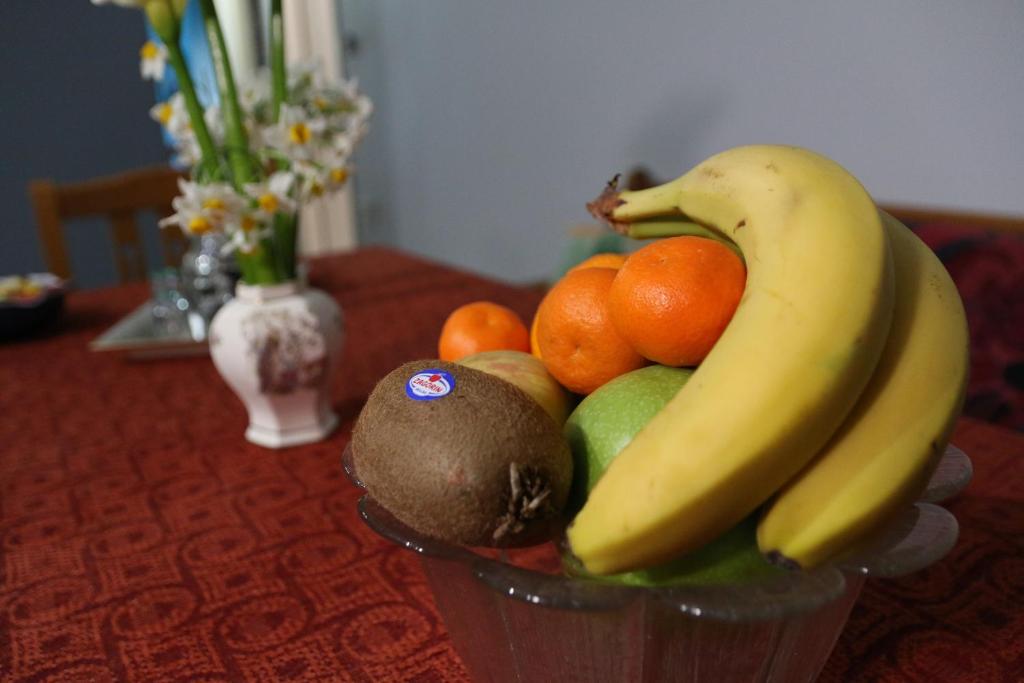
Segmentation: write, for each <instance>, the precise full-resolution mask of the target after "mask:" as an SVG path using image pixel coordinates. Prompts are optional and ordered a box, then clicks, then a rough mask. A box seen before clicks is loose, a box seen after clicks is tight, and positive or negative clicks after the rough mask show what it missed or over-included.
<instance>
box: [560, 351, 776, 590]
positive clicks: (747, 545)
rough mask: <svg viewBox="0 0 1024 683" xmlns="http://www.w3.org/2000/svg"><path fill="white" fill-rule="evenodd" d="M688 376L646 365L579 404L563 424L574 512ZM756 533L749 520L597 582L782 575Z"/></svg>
mask: <svg viewBox="0 0 1024 683" xmlns="http://www.w3.org/2000/svg"><path fill="white" fill-rule="evenodd" d="M692 374H693V370H690V369H686V368H670V367H665V366H662V365H649V366H647V367H644V368H640V369H639V370H634V371H633V372H628V373H626V374H624V375H620V376H619V377H616V378H615V379H613V380H612V381H610V382H608V383H607V384H605V385H604V386H602V387H600V388H599V389H597V390H596V391H594V392H593V393H592V394H590V395H589V396H587V397H586V398H585V399H583V401H582V402H580V404H579V405H578V406H577V407H576V410H574V411H573V412H572V414H571V415H570V416H569V419H568V420H567V421H566V423H565V435H566V437H567V438H568V440H569V445H570V446H571V447H572V454H573V471H574V480H573V494H572V495H573V499H572V503H571V504H572V505H573V508H572V509H573V510H578V509H579V507H581V506H582V505H583V503H584V501H585V500H586V496H587V495H588V494H589V493H590V491H591V490H592V489H593V488H594V485H595V484H597V481H598V479H600V478H601V475H602V474H604V472H605V470H606V469H607V468H608V465H609V464H611V462H612V460H614V459H615V457H616V456H617V455H618V454H619V453H620V452H621V451H622V449H623V448H625V447H626V445H627V444H628V443H629V442H630V441H632V440H633V437H634V436H636V434H637V433H638V432H639V431H640V430H641V429H642V428H643V426H644V425H645V424H647V422H648V420H650V419H651V418H652V417H654V416H655V415H656V414H657V413H658V411H660V410H661V409H662V407H663V406H664V405H665V404H666V403H668V402H669V401H670V400H671V399H672V397H673V396H675V395H676V393H677V392H678V391H679V389H681V388H682V386H683V385H684V384H686V381H687V380H688V379H690V375H692ZM680 457H685V453H680ZM756 531H757V519H756V516H754V515H752V516H751V517H749V518H748V519H746V520H744V521H743V522H741V523H740V524H738V525H736V526H735V527H734V528H733V529H731V530H730V531H728V532H726V533H725V534H722V535H721V536H720V537H718V538H717V539H715V540H714V541H712V542H711V543H709V544H708V545H706V546H704V547H703V548H700V549H698V550H696V551H694V552H691V553H687V554H686V555H683V556H680V557H678V558H676V559H674V560H672V561H670V562H667V563H665V564H663V565H659V566H656V567H650V568H648V569H642V570H638V571H633V572H626V573H623V574H615V575H612V576H604V577H595V578H600V579H602V580H607V581H612V582H615V583H624V584H629V585H638V586H659V585H676V584H708V583H729V582H737V581H749V580H754V579H757V578H761V577H764V576H767V575H771V574H773V573H778V572H779V571H781V570H779V569H776V568H775V567H774V566H772V565H771V564H769V563H768V562H767V561H766V560H765V559H764V558H763V557H762V556H761V553H760V552H759V550H758V548H757V539H756ZM564 560H565V566H566V571H567V572H568V573H570V574H573V575H578V576H583V575H586V572H585V570H584V569H583V567H582V566H581V565H580V564H579V562H578V561H577V560H576V559H575V558H573V557H569V556H567V557H565V558H564Z"/></svg>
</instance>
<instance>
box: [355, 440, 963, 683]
mask: <svg viewBox="0 0 1024 683" xmlns="http://www.w3.org/2000/svg"><path fill="white" fill-rule="evenodd" d="M343 463H344V466H345V471H346V473H347V474H348V476H349V478H350V479H351V480H352V481H353V483H355V484H356V485H357V486H360V488H365V487H362V486H361V484H360V481H359V477H358V474H357V473H356V472H355V471H354V468H353V464H352V458H351V450H350V448H347V449H346V451H345V454H344V455H343ZM971 472H972V468H971V462H970V460H969V459H968V458H967V456H966V455H965V454H964V453H963V451H961V450H960V449H958V448H956V447H955V446H949V447H948V448H947V449H946V451H945V453H944V455H943V458H942V460H941V461H940V463H939V466H938V467H937V469H936V471H935V473H934V475H933V476H932V478H931V480H930V482H929V484H928V486H927V488H926V490H925V492H924V494H923V495H922V497H921V499H920V500H919V501H918V502H916V503H914V504H913V505H911V506H908V507H907V508H906V509H905V510H904V511H903V512H902V513H901V514H899V515H897V517H896V518H894V519H893V520H891V522H890V523H889V524H887V525H886V527H885V528H884V529H881V530H879V531H878V532H877V533H875V534H874V535H873V536H872V537H871V538H869V539H867V540H866V541H865V542H863V543H862V544H860V545H859V546H858V547H857V548H855V549H853V550H851V551H850V552H848V553H847V554H846V555H845V556H844V557H842V558H840V559H839V560H837V561H836V562H834V563H832V564H829V565H826V566H823V567H819V568H817V569H815V570H813V571H785V572H783V571H780V572H777V573H774V574H772V575H771V576H769V577H767V578H763V579H758V580H756V581H752V582H747V583H742V584H713V585H678V586H664V587H654V588H652V587H638V586H629V585H619V584H611V583H607V582H602V581H596V580H592V579H585V578H573V577H569V576H566V575H565V573H564V572H563V570H562V560H561V553H560V548H559V546H558V544H557V543H555V542H551V543H547V544H544V545H540V546H534V547H531V548H526V549H502V550H495V549H489V548H466V547H461V546H455V545H452V544H449V543H444V542H440V541H437V540H434V539H431V538H427V537H424V536H422V535H420V534H418V533H416V532H415V531H413V530H412V529H410V528H409V527H407V526H405V525H404V524H402V523H401V522H399V521H398V520H396V519H395V518H394V517H392V516H391V515H390V514H389V513H388V512H387V511H386V510H385V509H384V508H383V507H381V506H380V505H379V504H377V503H376V502H375V501H374V500H373V499H372V498H370V497H369V496H363V497H362V498H361V499H360V501H359V513H360V515H361V517H362V519H363V521H364V522H365V523H366V524H367V525H368V526H369V527H370V528H371V529H373V531H375V532H376V533H377V534H379V535H380V536H382V537H384V538H386V539H387V540H389V541H391V542H393V543H396V544H397V545H400V546H402V547H404V548H407V549H408V550H411V551H413V552H416V553H417V554H418V555H419V556H420V560H421V563H422V566H423V571H424V573H425V574H426V577H427V581H428V583H429V585H430V587H431V590H432V592H433V596H434V601H435V603H436V604H437V608H438V611H439V612H440V614H441V617H442V618H443V619H444V622H445V625H446V626H447V628H448V632H449V634H450V636H451V638H452V643H453V644H454V646H455V649H456V651H457V652H458V653H459V656H460V657H461V658H462V661H463V663H464V664H465V666H466V668H467V669H468V671H469V672H470V674H471V675H472V677H473V679H474V680H479V681H530V682H532V681H560V682H562V681H588V682H590V681H615V682H616V683H618V682H621V681H714V682H716V683H719V682H723V681H743V682H748V681H751V682H752V681H785V682H786V683H791V682H794V681H812V680H814V679H815V678H816V677H817V675H818V674H819V672H820V671H821V669H822V668H823V667H824V665H825V662H826V660H827V659H828V656H829V654H830V653H831V651H832V648H833V646H834V645H835V643H836V641H837V640H838V638H839V634H840V633H841V632H842V630H843V627H844V626H845V625H846V620H847V618H848V616H849V614H850V610H851V609H852V607H853V605H854V603H855V602H856V600H857V597H858V595H859V594H860V590H861V587H862V586H863V583H864V581H865V579H866V578H867V577H878V578H891V577H897V576H903V575H905V574H909V573H912V572H915V571H918V570H920V569H923V568H924V567H927V566H928V565H930V564H932V563H934V562H936V561H937V560H939V559H940V558H942V557H943V556H944V555H945V554H946V553H947V552H948V551H949V550H950V549H951V548H952V547H953V544H954V543H955V542H956V539H957V535H958V530H959V528H958V526H957V522H956V518H955V517H953V515H952V514H950V513H949V512H947V511H946V510H945V509H944V508H941V507H939V506H938V505H936V504H935V503H938V502H941V501H942V500H945V499H947V498H949V497H951V496H953V495H955V494H956V493H957V492H959V491H960V490H961V489H962V488H963V487H964V486H966V485H967V483H968V481H970V478H971Z"/></svg>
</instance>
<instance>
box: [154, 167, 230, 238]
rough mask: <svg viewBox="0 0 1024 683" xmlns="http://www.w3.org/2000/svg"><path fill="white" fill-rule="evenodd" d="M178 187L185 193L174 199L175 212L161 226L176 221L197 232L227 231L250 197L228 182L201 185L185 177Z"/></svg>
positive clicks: (172, 223)
mask: <svg viewBox="0 0 1024 683" xmlns="http://www.w3.org/2000/svg"><path fill="white" fill-rule="evenodd" d="M178 188H179V189H180V190H181V194H180V195H178V196H177V197H175V198H174V199H173V200H172V201H171V206H172V207H173V208H174V214H173V215H171V216H168V217H167V218H164V219H162V220H161V221H160V227H166V226H168V225H175V224H176V225H178V226H180V227H181V229H182V230H183V231H185V232H186V233H190V234H193V235H202V234H203V233H207V232H213V231H223V230H224V229H225V226H226V225H229V224H233V223H234V222H236V221H238V220H239V219H238V218H237V217H238V216H240V215H242V213H243V212H244V211H245V209H246V200H245V199H244V198H242V197H239V196H238V194H237V193H236V192H235V190H234V188H233V187H231V186H230V185H228V184H227V183H210V184H208V185H199V184H198V183H194V182H190V181H188V180H184V179H183V180H180V181H178Z"/></svg>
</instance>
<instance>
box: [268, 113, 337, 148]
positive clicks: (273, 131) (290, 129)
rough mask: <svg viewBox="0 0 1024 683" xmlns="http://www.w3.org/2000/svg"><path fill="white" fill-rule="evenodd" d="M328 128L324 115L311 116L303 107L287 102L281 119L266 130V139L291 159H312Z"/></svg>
mask: <svg viewBox="0 0 1024 683" xmlns="http://www.w3.org/2000/svg"><path fill="white" fill-rule="evenodd" d="M326 128H327V123H326V121H324V119H323V118H322V117H319V116H313V117H311V116H309V115H307V114H306V112H305V111H304V110H303V109H302V108H301V107H295V106H291V105H287V104H286V105H283V106H282V107H281V119H280V121H279V122H278V123H277V125H275V126H273V127H271V128H269V129H268V130H267V131H266V139H267V141H268V142H270V143H271V145H272V146H274V147H276V148H277V149H278V150H280V151H281V152H282V153H283V154H284V155H286V156H288V157H289V158H291V159H310V158H312V157H313V156H314V154H315V149H316V145H317V142H318V137H319V136H320V135H321V134H322V133H323V132H324V131H325V130H326Z"/></svg>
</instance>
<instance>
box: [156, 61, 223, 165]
mask: <svg viewBox="0 0 1024 683" xmlns="http://www.w3.org/2000/svg"><path fill="white" fill-rule="evenodd" d="M166 47H167V61H169V62H170V63H171V68H172V69H174V75H175V76H177V77H178V90H179V91H180V92H181V96H182V97H183V98H184V99H185V109H186V110H187V111H188V118H189V121H191V122H192V131H193V132H194V133H195V134H196V141H197V142H198V143H199V150H200V152H201V153H202V157H203V158H202V161H201V162H200V165H199V166H200V168H201V169H207V170H214V169H217V168H218V167H219V166H220V164H219V163H218V161H217V146H216V145H214V143H213V137H212V136H211V135H210V129H209V128H207V127H206V119H205V118H203V106H202V105H201V104H199V98H198V97H197V96H196V89H195V86H194V85H193V83H192V76H191V75H190V74H189V72H188V66H186V64H185V57H184V55H182V53H181V48H180V47H178V44H177V43H176V42H171V43H166Z"/></svg>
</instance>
